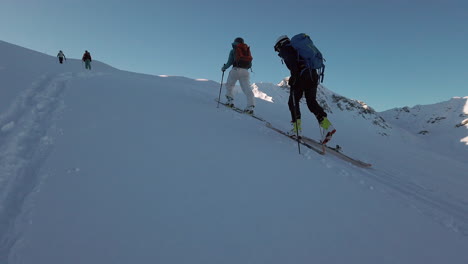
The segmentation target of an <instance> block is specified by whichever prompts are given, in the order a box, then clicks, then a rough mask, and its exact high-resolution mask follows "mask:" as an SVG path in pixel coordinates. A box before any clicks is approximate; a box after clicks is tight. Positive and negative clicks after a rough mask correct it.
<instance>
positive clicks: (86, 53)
mask: <svg viewBox="0 0 468 264" xmlns="http://www.w3.org/2000/svg"><path fill="white" fill-rule="evenodd" d="M82 60H83V61H86V60H89V61H92V59H91V54H90V53H89V52H85V54H83V59H82Z"/></svg>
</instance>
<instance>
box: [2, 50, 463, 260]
mask: <svg viewBox="0 0 468 264" xmlns="http://www.w3.org/2000/svg"><path fill="white" fill-rule="evenodd" d="M0 55H1V56H0V57H1V58H2V60H0V80H1V87H0V263H2V264H3V263H8V264H16V263H21V264H29V263H31V264H32V263H34V264H42V263H71V264H73V263H88V264H92V263H115V264H119V263H228V264H229V263H272V264H274V263H363V264H368V263H372V264H373V263H467V262H468V252H467V251H466V248H468V195H467V192H466V190H467V188H468V179H467V177H466V175H467V174H466V172H467V171H468V163H467V162H464V161H463V160H462V159H461V158H460V157H459V154H455V153H454V152H447V153H444V152H439V151H437V149H433V148H432V147H429V146H428V141H427V140H426V138H425V137H423V136H430V134H426V135H420V134H417V133H414V131H411V130H408V129H406V128H405V127H404V126H403V125H402V124H398V123H396V122H393V120H392V118H389V117H387V116H384V115H382V113H376V112H375V111H374V110H373V109H372V108H371V107H369V106H368V105H366V104H365V103H363V102H361V101H358V100H354V99H349V98H345V97H343V96H340V95H338V94H336V93H334V92H332V91H331V90H330V89H327V88H326V87H324V86H321V87H320V90H319V100H320V102H321V103H322V104H323V105H324V106H325V108H326V109H327V112H328V113H329V117H330V120H331V121H332V122H333V123H334V125H335V127H336V128H337V129H338V132H337V134H336V136H335V137H334V138H333V141H332V143H333V144H339V145H340V146H342V148H343V151H344V152H345V153H346V154H348V155H351V156H353V157H356V158H358V159H361V160H363V161H366V162H369V163H372V164H373V167H372V168H371V169H362V168H357V167H355V166H353V165H351V164H348V163H346V162H344V161H343V160H340V159H337V158H335V157H333V156H331V155H325V156H322V155H318V154H317V153H315V152H313V151H308V150H307V149H305V148H304V147H303V148H302V154H301V155H299V154H298V149H297V147H298V146H297V144H296V142H294V141H292V140H290V139H289V138H286V137H284V136H282V135H279V134H278V133H276V132H274V131H272V130H270V129H268V128H267V127H266V126H265V124H264V123H262V122H260V121H258V120H256V119H253V118H251V117H249V116H247V115H244V114H239V113H237V112H234V111H232V110H230V109H227V108H225V107H223V106H220V107H219V108H217V107H216V102H215V101H214V99H215V98H217V97H218V94H219V89H220V84H219V83H216V82H213V81H206V80H201V79H200V80H192V79H188V78H184V77H176V76H152V75H144V74H138V73H131V72H124V71H120V70H118V69H115V68H113V67H111V66H108V65H106V64H104V63H100V62H98V61H94V62H93V70H92V71H86V70H84V69H83V66H82V63H81V61H79V60H73V59H68V60H67V62H66V63H65V64H64V65H60V64H58V63H57V60H56V58H54V57H51V56H47V55H45V54H41V53H38V52H35V51H31V50H27V49H24V48H21V47H18V46H15V45H12V44H9V43H5V42H0ZM253 88H254V91H255V95H256V97H257V106H256V109H255V111H256V114H257V115H259V116H261V117H263V118H265V119H266V120H268V121H269V122H271V123H272V124H274V125H275V126H277V127H279V128H282V129H288V128H289V125H290V124H289V120H290V116H289V111H288V107H287V98H288V90H287V87H285V85H284V83H283V84H280V85H277V84H271V83H256V84H253ZM244 103H245V98H244V95H243V94H242V93H241V92H240V90H239V89H237V94H236V105H238V106H239V107H243V104H244ZM302 104H303V106H302V107H301V109H302V111H303V128H304V133H305V134H306V135H308V136H310V137H313V138H318V136H319V130H318V126H317V122H316V120H315V118H314V117H313V115H312V114H310V113H309V112H308V110H307V108H306V105H305V102H302ZM463 111H465V110H463ZM384 114H385V113H384ZM447 119H448V118H447ZM441 122H442V121H441ZM465 128H466V127H458V128H456V129H461V130H463V129H465ZM441 129H442V128H441ZM454 129H455V128H454ZM429 131H431V130H429ZM434 131H436V130H434ZM437 133H440V134H441V133H442V132H437ZM434 134H436V133H435V132H434ZM440 142H443V141H442V139H441V141H440ZM441 144H442V143H441ZM460 151H462V149H460Z"/></svg>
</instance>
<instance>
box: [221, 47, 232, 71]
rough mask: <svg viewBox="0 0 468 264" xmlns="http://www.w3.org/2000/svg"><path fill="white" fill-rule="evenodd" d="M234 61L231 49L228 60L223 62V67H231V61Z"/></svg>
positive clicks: (225, 68)
mask: <svg viewBox="0 0 468 264" xmlns="http://www.w3.org/2000/svg"><path fill="white" fill-rule="evenodd" d="M233 62H234V50H233V49H232V50H231V51H230V52H229V58H228V61H227V62H226V63H225V64H224V66H223V69H224V70H227V69H228V68H229V67H231V65H232V63H233Z"/></svg>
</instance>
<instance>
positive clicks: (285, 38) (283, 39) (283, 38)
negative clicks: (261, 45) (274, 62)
mask: <svg viewBox="0 0 468 264" xmlns="http://www.w3.org/2000/svg"><path fill="white" fill-rule="evenodd" d="M286 41H289V38H288V36H286V35H282V36H279V37H278V38H277V39H276V42H275V46H274V48H275V51H276V52H278V51H279V48H280V47H281V46H282V45H283V43H284V42H286Z"/></svg>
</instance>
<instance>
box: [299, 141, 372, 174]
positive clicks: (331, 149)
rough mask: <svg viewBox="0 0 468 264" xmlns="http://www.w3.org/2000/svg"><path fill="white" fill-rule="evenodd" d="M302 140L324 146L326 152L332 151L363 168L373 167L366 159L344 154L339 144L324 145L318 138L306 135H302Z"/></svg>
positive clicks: (331, 152) (316, 145)
mask: <svg viewBox="0 0 468 264" xmlns="http://www.w3.org/2000/svg"><path fill="white" fill-rule="evenodd" d="M301 138H302V140H303V141H304V142H306V143H308V144H310V145H313V146H315V147H320V148H323V149H324V152H325V151H326V153H330V154H331V155H333V156H335V157H337V158H339V159H342V160H344V161H347V162H349V163H351V164H353V165H356V166H358V167H361V168H370V167H372V164H370V163H366V162H364V161H360V160H358V159H353V158H351V157H349V156H347V155H345V154H343V153H342V152H341V147H340V146H338V145H337V147H335V148H334V147H329V146H327V145H323V144H321V143H320V142H318V141H317V140H314V139H311V138H308V137H305V136H302V137H301Z"/></svg>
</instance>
